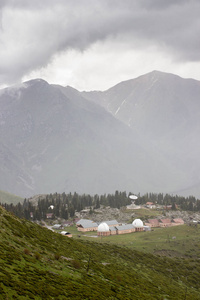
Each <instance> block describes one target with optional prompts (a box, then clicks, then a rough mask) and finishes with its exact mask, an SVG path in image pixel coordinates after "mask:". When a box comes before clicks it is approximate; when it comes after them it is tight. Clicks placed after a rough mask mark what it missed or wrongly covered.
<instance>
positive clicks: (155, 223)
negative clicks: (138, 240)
mask: <svg viewBox="0 0 200 300" xmlns="http://www.w3.org/2000/svg"><path fill="white" fill-rule="evenodd" d="M145 225H146V226H149V227H160V223H159V221H158V219H148V220H147V222H145Z"/></svg>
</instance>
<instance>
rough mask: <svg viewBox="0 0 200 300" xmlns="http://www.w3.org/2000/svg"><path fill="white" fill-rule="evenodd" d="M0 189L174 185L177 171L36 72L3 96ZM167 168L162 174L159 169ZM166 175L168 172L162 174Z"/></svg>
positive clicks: (71, 92) (123, 128) (27, 191)
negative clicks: (30, 78) (31, 77)
mask: <svg viewBox="0 0 200 300" xmlns="http://www.w3.org/2000/svg"><path fill="white" fill-rule="evenodd" d="M0 123H1V127H0V140H1V148H0V166H1V167H0V178H1V180H0V188H1V189H2V190H6V191H9V192H12V193H15V194H18V195H21V196H24V197H25V196H31V195H34V194H38V193H47V192H48V193H50V192H56V191H57V192H63V191H66V192H73V191H77V192H79V193H106V192H113V191H115V190H133V191H136V192H146V191H148V190H156V191H162V192H163V191H164V192H165V191H168V190H169V189H170V191H171V190H173V189H174V188H175V187H176V186H177V184H176V185H175V186H174V179H175V176H179V178H180V182H178V186H179V185H180V183H181V184H182V183H184V182H185V174H184V176H182V174H180V172H179V170H174V168H173V166H172V165H171V164H168V162H167V161H165V160H163V158H162V157H161V156H159V154H157V153H154V151H151V149H145V147H143V145H141V143H140V138H139V137H138V136H137V133H136V132H135V131H134V130H132V129H130V128H128V127H127V126H126V125H124V124H123V123H122V122H120V121H118V120H116V119H115V118H114V117H113V116H112V115H111V114H110V113H108V112H106V111H105V109H103V108H101V107H99V106H97V105H96V104H93V103H91V102H90V101H88V100H86V99H84V98H83V97H82V96H81V95H80V93H79V92H77V91H76V90H73V89H71V88H68V89H64V88H62V87H59V86H51V85H49V84H48V83H47V82H45V81H43V80H41V79H36V80H32V81H29V82H26V83H24V84H22V85H21V86H15V87H11V88H7V89H4V90H2V91H1V95H0ZM162 169H165V170H166V172H165V174H163V175H162V176H160V175H161V170H162ZM169 174H173V175H172V176H171V178H170V180H168V181H167V177H168V175H169Z"/></svg>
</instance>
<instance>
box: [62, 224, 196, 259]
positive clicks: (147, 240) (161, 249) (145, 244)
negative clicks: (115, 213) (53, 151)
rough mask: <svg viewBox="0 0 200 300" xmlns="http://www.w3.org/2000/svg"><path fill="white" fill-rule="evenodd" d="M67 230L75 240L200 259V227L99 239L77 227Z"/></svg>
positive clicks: (159, 229)
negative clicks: (80, 230)
mask: <svg viewBox="0 0 200 300" xmlns="http://www.w3.org/2000/svg"><path fill="white" fill-rule="evenodd" d="M65 230H67V231H69V232H71V233H72V234H73V238H75V239H83V240H94V241H95V242H97V243H107V244H113V245H117V246H122V247H128V248H130V249H134V250H138V251H142V252H148V253H152V254H158V255H164V256H169V257H176V256H177V257H195V258H200V225H197V227H195V226H189V225H180V226H173V227H169V228H154V229H152V231H147V232H133V233H128V234H121V235H111V236H105V237H97V232H96V231H94V232H84V233H82V232H79V231H77V229H76V227H75V226H70V227H66V228H65Z"/></svg>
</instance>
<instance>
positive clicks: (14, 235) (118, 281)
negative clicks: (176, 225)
mask: <svg viewBox="0 0 200 300" xmlns="http://www.w3.org/2000/svg"><path fill="white" fill-rule="evenodd" d="M103 240H104V241H105V240H106V239H103ZM199 272H200V261H199V260H198V259H195V258H194V257H192V258H190V257H189V258H181V259H180V258H168V257H160V256H155V255H152V254H150V253H149V254H148V253H142V252H139V251H136V250H132V249H130V248H127V247H122V246H120V247H119V246H117V245H110V244H108V243H104V242H103V243H96V242H90V241H87V240H83V239H79V240H77V239H73V238H72V239H70V238H67V237H64V236H62V235H60V234H57V233H54V232H52V231H50V230H48V229H45V228H42V227H40V226H38V225H36V224H34V223H32V222H30V221H27V220H24V219H18V218H17V217H15V216H13V215H11V214H10V213H9V212H7V211H6V210H5V209H4V208H2V207H0V299H2V300H4V299H9V300H10V299H123V300H124V299H148V300H149V299H199V298H200V283H199Z"/></svg>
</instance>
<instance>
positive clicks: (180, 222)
mask: <svg viewBox="0 0 200 300" xmlns="http://www.w3.org/2000/svg"><path fill="white" fill-rule="evenodd" d="M183 224H184V221H183V219H181V218H175V219H173V220H172V226H177V225H183Z"/></svg>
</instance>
